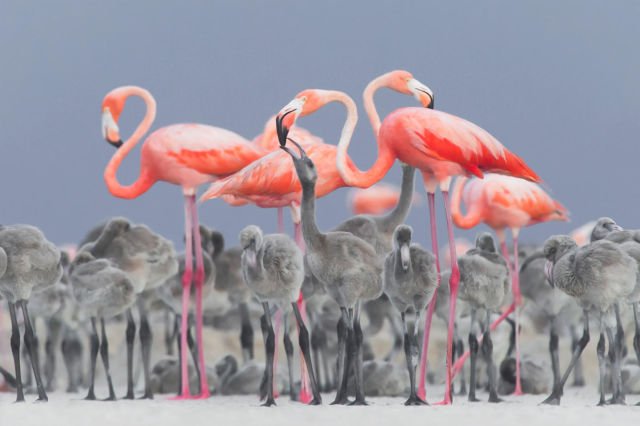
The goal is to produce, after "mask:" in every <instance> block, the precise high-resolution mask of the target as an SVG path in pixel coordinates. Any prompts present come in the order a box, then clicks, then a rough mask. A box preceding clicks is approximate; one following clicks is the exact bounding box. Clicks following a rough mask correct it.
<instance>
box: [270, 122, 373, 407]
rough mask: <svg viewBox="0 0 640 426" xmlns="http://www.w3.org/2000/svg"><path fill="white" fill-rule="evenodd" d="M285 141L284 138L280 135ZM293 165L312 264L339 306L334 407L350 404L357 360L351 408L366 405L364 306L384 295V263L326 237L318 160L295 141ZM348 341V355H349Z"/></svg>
mask: <svg viewBox="0 0 640 426" xmlns="http://www.w3.org/2000/svg"><path fill="white" fill-rule="evenodd" d="M281 136H284V135H281ZM285 143H286V140H280V144H281V148H282V149H284V150H285V151H287V153H289V155H290V156H291V158H292V160H293V164H294V166H295V168H296V173H297V175H298V178H299V180H300V184H301V186H302V234H303V237H304V242H305V244H306V246H307V253H306V257H307V263H308V265H309V268H310V270H311V272H312V273H313V275H314V276H315V277H316V278H318V280H319V281H320V282H321V283H322V284H323V286H324V287H325V290H326V291H327V293H328V294H329V295H330V296H331V297H332V298H333V299H334V300H335V301H336V302H337V303H338V305H339V306H340V312H341V319H340V321H339V322H338V342H339V343H338V360H339V362H338V366H339V368H338V377H341V380H342V382H341V384H340V386H339V387H338V392H337V395H336V399H335V401H334V402H333V403H335V404H345V403H347V402H349V401H348V398H347V383H348V379H349V367H350V365H351V362H352V360H353V361H354V367H355V368H354V371H355V383H356V392H355V394H356V396H355V400H354V401H353V403H352V404H354V405H366V401H365V395H364V386H363V369H362V363H363V359H362V342H363V335H362V328H361V327H360V303H361V302H365V301H368V300H373V299H376V298H378V297H380V295H381V294H382V270H383V266H382V263H383V262H382V260H381V258H380V256H379V255H378V253H376V250H375V248H374V247H373V246H372V245H371V244H369V243H367V242H366V241H364V240H363V239H361V238H358V237H356V236H354V235H353V234H351V233H348V232H328V233H322V232H320V230H319V229H318V226H317V224H316V218H315V185H316V181H317V179H318V175H317V172H316V168H315V165H314V164H313V161H311V159H310V158H309V157H308V156H307V155H306V153H305V151H304V150H303V149H302V147H301V146H300V145H298V144H297V143H296V142H293V141H292V143H294V144H295V145H296V147H297V148H298V150H299V152H300V156H297V155H296V154H295V153H294V152H293V151H292V150H291V149H289V148H288V147H286V146H284V144H285ZM347 342H349V345H348V346H349V351H348V352H349V353H345V352H346V349H347Z"/></svg>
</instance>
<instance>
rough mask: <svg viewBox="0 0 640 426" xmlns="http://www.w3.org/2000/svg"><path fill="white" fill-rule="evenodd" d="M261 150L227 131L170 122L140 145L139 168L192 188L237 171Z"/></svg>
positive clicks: (257, 156) (263, 152)
mask: <svg viewBox="0 0 640 426" xmlns="http://www.w3.org/2000/svg"><path fill="white" fill-rule="evenodd" d="M264 154H265V151H264V149H262V148H261V147H259V146H258V145H254V144H250V143H248V141H247V140H245V139H244V138H242V137H241V136H239V135H237V134H236V133H233V132H231V131H229V130H225V129H221V128H218V127H213V126H207V125H203V124H174V125H171V126H167V127H163V128H161V129H158V130H156V131H155V132H153V133H152V134H151V135H149V137H148V138H147V140H146V141H145V143H144V145H143V146H142V170H146V171H147V172H150V173H151V175H152V176H153V177H154V178H155V180H161V181H165V182H169V183H172V184H174V185H179V186H181V187H183V188H188V189H194V188H197V187H198V186H200V185H202V184H204V183H209V182H213V181H214V180H216V179H217V178H218V177H220V176H226V175H229V174H231V173H233V172H235V171H237V170H240V169H241V168H242V167H243V166H245V165H246V164H248V163H250V162H252V161H254V160H256V159H258V158H260V157H262V156H263V155H264Z"/></svg>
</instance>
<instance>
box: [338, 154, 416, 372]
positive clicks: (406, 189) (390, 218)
mask: <svg viewBox="0 0 640 426" xmlns="http://www.w3.org/2000/svg"><path fill="white" fill-rule="evenodd" d="M401 164H402V184H401V187H400V198H399V199H398V203H397V204H396V206H395V207H394V208H393V209H392V210H391V211H390V212H389V213H387V214H385V215H381V216H377V215H370V214H360V215H356V216H353V217H351V218H349V219H347V220H345V221H344V222H342V223H341V224H339V225H338V226H336V227H335V228H334V229H333V231H337V232H341V231H342V232H349V233H351V234H353V235H355V236H356V237H358V238H361V239H363V240H365V241H366V242H368V243H369V244H371V245H372V246H373V248H374V249H375V250H376V253H378V255H379V256H380V258H381V259H383V260H384V258H385V256H386V255H387V253H389V252H390V251H391V249H392V239H393V233H394V231H395V229H396V228H397V227H398V226H399V225H401V224H403V223H404V221H405V220H406V218H407V216H408V215H409V212H410V210H411V205H412V203H413V199H414V193H413V188H414V180H415V179H414V178H415V172H416V169H415V168H413V167H411V166H409V165H407V164H404V163H401ZM363 310H364V312H365V313H366V314H367V316H368V317H369V325H368V326H367V329H366V330H365V334H366V335H368V336H371V335H375V334H377V333H378V332H379V331H380V329H382V326H383V325H384V321H385V319H388V320H389V324H390V325H391V330H392V332H393V347H392V348H391V351H389V353H388V354H387V355H386V356H385V360H391V359H392V358H394V356H395V355H396V353H397V351H398V349H400V348H401V347H402V340H403V332H402V327H401V325H400V321H398V320H397V316H396V314H395V312H394V309H393V307H392V306H391V303H390V302H389V300H388V299H387V297H385V296H384V295H382V296H381V297H380V298H379V299H376V300H372V301H369V302H366V303H365V304H364V305H363Z"/></svg>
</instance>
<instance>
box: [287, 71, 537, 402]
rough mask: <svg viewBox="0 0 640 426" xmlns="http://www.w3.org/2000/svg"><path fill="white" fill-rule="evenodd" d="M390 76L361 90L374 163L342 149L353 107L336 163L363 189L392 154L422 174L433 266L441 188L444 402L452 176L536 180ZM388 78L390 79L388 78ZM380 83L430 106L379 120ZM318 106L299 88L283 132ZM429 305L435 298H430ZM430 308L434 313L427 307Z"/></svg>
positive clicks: (409, 83) (413, 84) (454, 289)
mask: <svg viewBox="0 0 640 426" xmlns="http://www.w3.org/2000/svg"><path fill="white" fill-rule="evenodd" d="M392 74H393V73H389V74H386V75H384V76H381V77H379V78H378V79H376V80H374V81H372V82H371V83H369V85H368V86H367V88H366V89H365V94H364V105H365V109H366V111H367V115H368V116H369V120H370V121H371V123H372V125H373V129H374V134H375V135H376V136H377V144H378V157H377V159H376V161H375V163H374V164H373V165H372V166H371V168H370V169H369V170H368V171H365V172H363V171H361V170H359V169H357V168H356V167H355V166H353V164H352V163H351V162H350V161H349V157H348V154H347V149H348V147H349V144H350V142H351V136H352V134H353V130H354V127H355V122H356V120H357V112H356V110H355V106H354V107H353V108H349V107H348V108H347V119H346V122H345V127H344V128H343V131H342V135H341V137H340V142H339V143H338V153H337V157H336V161H337V167H338V170H339V172H340V175H341V176H342V178H343V179H344V182H345V184H346V185H348V186H355V187H364V188H366V187H369V186H371V185H373V184H374V183H376V182H377V181H379V180H380V179H381V178H382V177H383V176H384V175H385V174H386V173H387V171H388V170H389V169H390V168H391V166H392V165H393V162H394V160H395V159H396V158H397V159H399V160H400V161H403V162H404V163H406V164H409V165H410V166H413V167H416V168H417V169H419V170H420V171H421V172H422V175H423V181H424V183H425V186H426V188H427V193H428V198H429V211H430V217H431V237H432V248H433V252H434V254H436V261H437V262H436V264H437V265H438V270H439V261H438V258H437V250H438V243H437V235H436V224H435V190H436V188H437V187H438V185H439V186H440V190H441V191H442V195H443V198H444V204H445V216H446V219H447V231H448V236H449V246H450V250H451V258H452V259H454V262H453V264H452V272H451V278H450V283H449V286H450V291H451V296H452V297H451V298H450V299H451V302H450V307H449V310H450V321H449V327H448V330H447V360H446V371H447V374H446V386H447V391H446V393H445V398H444V401H442V403H444V404H449V403H451V372H452V370H451V354H452V342H453V325H454V321H453V320H454V318H455V306H456V299H457V294H458V285H459V281H460V271H459V269H458V264H457V260H455V253H454V250H455V244H454V243H453V240H454V238H453V225H452V223H451V215H450V213H449V186H450V183H451V178H452V177H453V176H457V175H469V174H473V175H476V176H478V177H482V176H483V171H494V172H499V173H503V174H509V175H513V176H518V177H522V178H525V179H528V180H532V181H539V180H540V179H539V177H538V176H537V175H536V174H535V172H533V170H531V169H530V168H529V167H528V166H527V165H526V164H525V163H524V161H523V160H522V159H520V158H519V157H518V156H516V155H515V154H513V153H511V152H510V151H508V150H507V149H506V148H505V147H504V146H503V145H502V144H501V143H500V142H498V141H497V140H496V139H495V138H494V137H493V136H491V135H490V134H489V133H488V132H487V131H485V130H483V129H482V128H480V127H478V126H476V125H475V124H473V123H471V122H469V121H466V120H464V119H462V118H459V117H456V116H454V115H451V114H447V113H445V112H441V111H436V110H433V99H434V98H433V93H432V91H431V90H430V89H429V88H428V87H427V86H425V85H423V84H422V83H420V82H419V81H417V80H415V79H414V78H413V77H412V76H411V74H409V73H406V74H405V75H403V76H401V78H397V76H393V75H392ZM389 79H390V80H391V81H388V80H389ZM380 87H391V88H393V89H395V90H396V91H399V92H401V93H407V94H413V95H414V96H415V97H416V98H417V99H418V100H419V101H420V102H421V103H422V104H423V105H424V106H428V107H429V108H415V107H414V108H411V107H410V108H400V109H398V110H396V111H394V112H392V113H391V114H389V115H388V116H387V117H386V118H385V120H384V122H382V124H380V118H379V116H378V113H377V111H376V108H375V104H374V102H373V95H374V93H375V92H376V91H377V90H378V89H379V88H380ZM320 106H322V103H318V102H317V99H314V98H312V97H310V96H308V94H307V93H304V92H303V93H301V94H300V95H299V96H298V97H296V99H294V100H293V101H292V102H291V103H290V104H289V105H288V106H287V107H285V109H284V110H283V111H284V112H283V114H282V115H281V123H282V124H281V125H282V127H283V133H284V136H286V133H287V131H288V129H290V128H291V127H292V126H293V124H294V123H295V121H296V120H297V118H298V117H300V116H304V115H309V114H311V113H313V112H315V111H316V110H317V109H318V108H319V107H320ZM281 140H283V138H281ZM432 303H434V302H433V301H432ZM430 311H431V312H433V311H432V309H431V307H430ZM430 322H431V320H430V317H427V320H426V324H425V325H426V326H427V327H430ZM427 334H428V329H425V335H427ZM426 349H427V345H423V349H422V352H423V355H422V359H421V366H420V367H421V378H420V379H421V380H420V381H421V383H420V385H421V387H422V389H424V376H425V371H426V353H425V352H426ZM423 360H424V361H423ZM422 394H424V391H422Z"/></svg>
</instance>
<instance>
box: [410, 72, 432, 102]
mask: <svg viewBox="0 0 640 426" xmlns="http://www.w3.org/2000/svg"><path fill="white" fill-rule="evenodd" d="M407 86H408V87H409V90H410V91H411V93H413V96H415V98H416V99H417V100H418V102H420V103H421V104H422V106H423V107H425V108H429V109H433V107H434V104H435V98H434V97H433V91H432V90H431V89H429V87H427V86H426V85H425V84H422V83H421V82H419V81H418V80H416V79H415V78H412V79H411V80H409V82H408V83H407Z"/></svg>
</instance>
